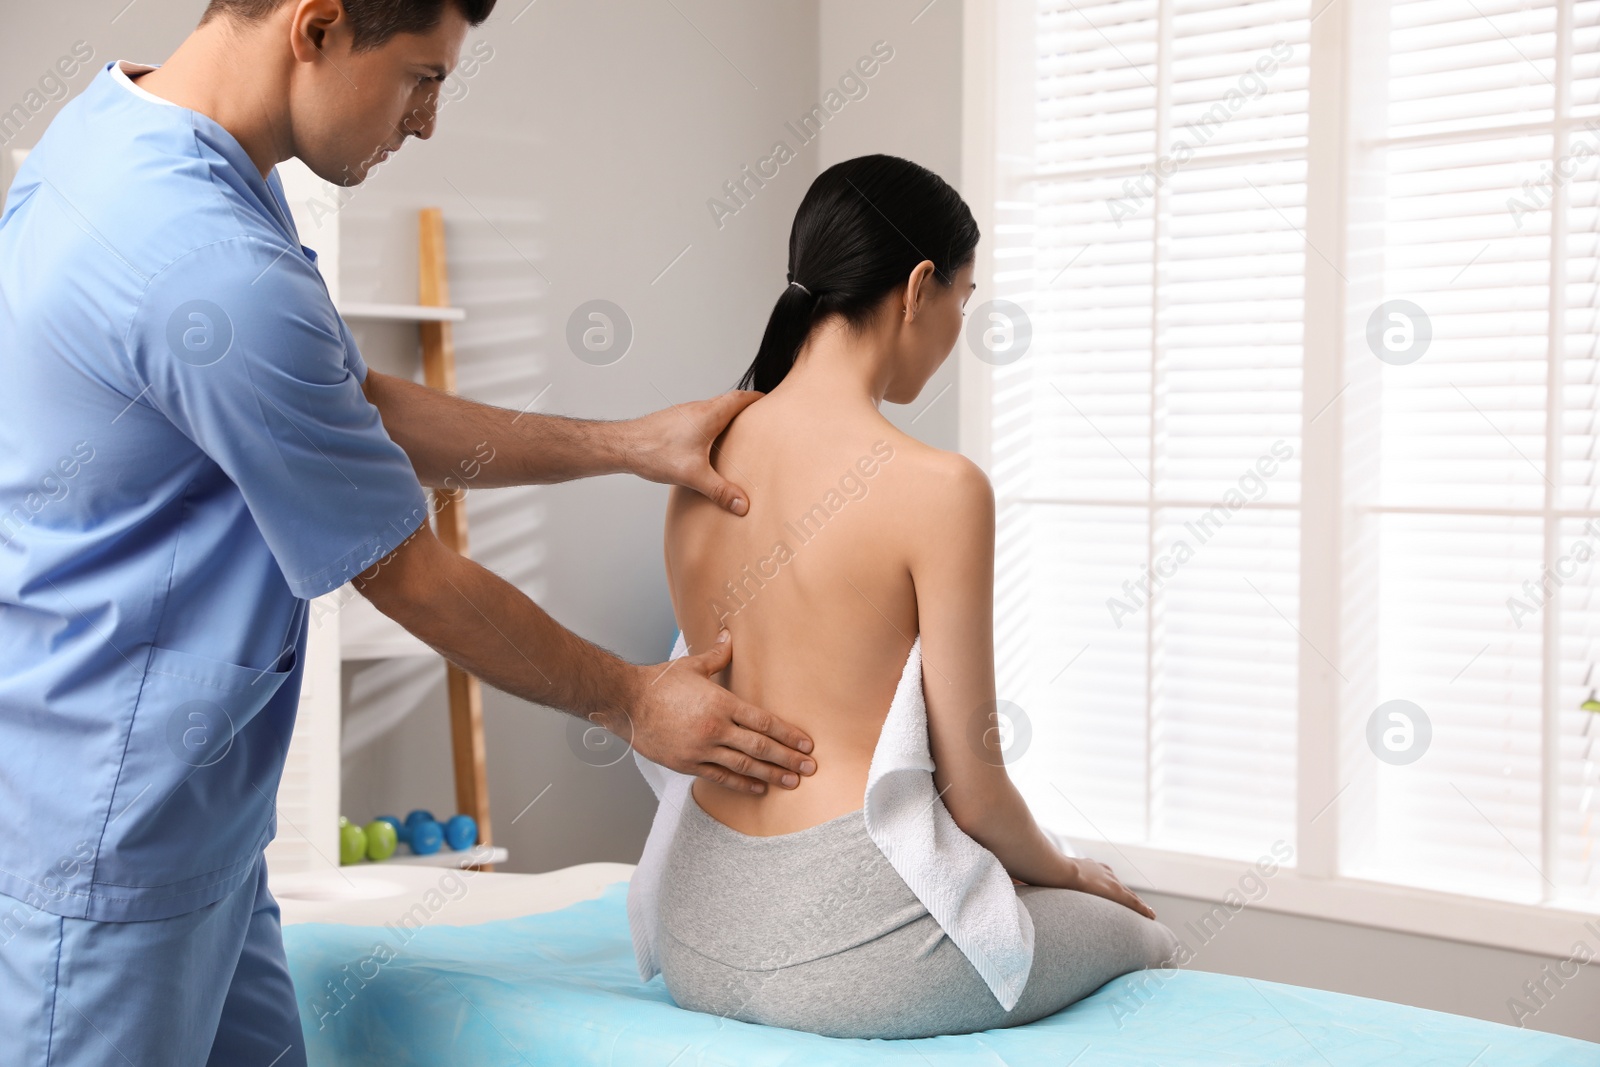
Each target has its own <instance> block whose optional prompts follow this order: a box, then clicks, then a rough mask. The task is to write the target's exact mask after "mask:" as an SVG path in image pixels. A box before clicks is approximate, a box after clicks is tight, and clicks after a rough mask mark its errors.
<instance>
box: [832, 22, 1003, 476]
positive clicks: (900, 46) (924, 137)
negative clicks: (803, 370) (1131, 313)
mask: <svg viewBox="0 0 1600 1067" xmlns="http://www.w3.org/2000/svg"><path fill="white" fill-rule="evenodd" d="M818 7H819V18H818V28H819V35H820V48H819V66H818V68H817V87H818V88H817V93H818V96H819V98H820V97H821V96H823V95H824V94H826V93H827V92H828V91H829V90H830V89H835V88H836V87H837V86H838V84H839V80H840V78H841V76H842V75H844V74H846V73H848V72H849V71H850V70H851V69H852V67H853V65H854V64H855V62H856V60H857V59H859V58H860V57H862V56H863V55H866V54H867V53H868V52H869V51H871V49H872V46H873V45H874V44H875V43H876V42H878V41H882V42H884V43H885V44H886V45H888V47H890V48H892V49H894V58H893V59H891V60H890V61H889V62H888V63H886V64H884V65H883V66H882V68H881V69H880V70H879V72H878V73H877V74H876V75H875V76H874V77H873V78H872V79H870V80H869V81H868V82H867V86H868V92H867V95H866V96H865V97H863V98H862V99H861V100H859V101H855V102H852V103H851V104H849V105H848V106H846V107H845V108H844V109H843V110H842V111H841V112H840V113H839V114H838V115H837V116H835V118H834V120H833V121H832V122H830V123H829V124H828V125H827V126H825V127H823V130H822V136H821V137H820V138H819V140H818V144H819V146H820V149H821V151H820V153H819V159H818V164H819V170H820V169H825V168H827V167H830V166H832V165H833V164H835V163H838V162H840V161H841V160H845V159H850V158H852V157H854V156H860V155H867V154H869V153H873V152H883V153H887V154H888V155H894V156H903V157H904V158H906V159H909V160H912V161H913V162H916V163H920V164H922V165H923V166H924V167H927V168H928V169H929V170H931V171H933V172H934V173H935V174H938V175H939V176H940V177H942V178H944V179H945V180H946V181H948V182H949V183H950V184H951V185H954V186H955V187H956V188H957V189H958V190H959V189H960V188H961V0H934V2H933V3H931V4H930V3H929V0H819V4H818ZM980 299H981V298H980ZM959 351H960V350H959V349H958V351H957V353H956V354H953V355H952V356H951V357H950V359H948V360H947V361H946V362H945V365H944V366H943V367H941V368H940V369H939V371H938V373H936V374H935V375H934V376H933V377H932V378H931V379H930V380H929V382H928V384H927V386H926V387H925V388H924V389H923V391H922V395H921V396H919V397H918V398H917V400H916V401H915V402H914V403H911V404H907V405H905V406H904V407H895V406H893V405H886V406H885V408H884V412H885V414H887V415H888V416H889V417H890V418H891V419H892V420H894V422H895V423H896V425H898V426H899V427H900V428H901V429H903V430H905V431H906V432H907V433H911V434H914V435H916V436H917V437H919V438H921V439H922V440H924V441H927V442H928V443H929V444H931V445H935V446H937V447H939V448H948V449H954V448H956V445H957V435H956V422H957V419H956V416H957V411H956V360H957V359H958V358H959Z"/></svg>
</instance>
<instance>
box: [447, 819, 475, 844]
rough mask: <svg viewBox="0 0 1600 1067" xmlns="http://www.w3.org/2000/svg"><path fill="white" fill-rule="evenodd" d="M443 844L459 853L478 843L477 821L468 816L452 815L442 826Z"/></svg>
mask: <svg viewBox="0 0 1600 1067" xmlns="http://www.w3.org/2000/svg"><path fill="white" fill-rule="evenodd" d="M444 843H445V844H447V845H449V846H450V847H451V848H452V849H454V850H455V851H457V852H460V851H461V850H462V849H467V848H471V847H472V846H473V845H476V844H477V843H478V820H476V819H474V818H473V817H472V816H470V815H452V816H450V821H449V822H447V823H445V824H444Z"/></svg>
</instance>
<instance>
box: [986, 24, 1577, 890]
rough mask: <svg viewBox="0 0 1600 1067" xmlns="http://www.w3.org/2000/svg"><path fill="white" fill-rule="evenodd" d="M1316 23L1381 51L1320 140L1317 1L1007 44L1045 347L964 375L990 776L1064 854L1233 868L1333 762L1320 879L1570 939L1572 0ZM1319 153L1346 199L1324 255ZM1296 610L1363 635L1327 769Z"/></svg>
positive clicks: (1004, 191)
mask: <svg viewBox="0 0 1600 1067" xmlns="http://www.w3.org/2000/svg"><path fill="white" fill-rule="evenodd" d="M1339 2H1340V3H1347V4H1353V5H1368V6H1366V7H1363V8H1362V10H1363V11H1376V12H1378V13H1379V14H1381V15H1382V16H1383V17H1384V18H1385V19H1386V20H1387V23H1388V26H1389V30H1390V32H1389V34H1388V37H1387V40H1384V41H1367V40H1363V41H1361V46H1362V47H1369V46H1370V47H1371V48H1374V49H1378V50H1380V51H1386V52H1387V56H1388V61H1387V65H1386V70H1387V73H1386V76H1385V77H1382V78H1380V79H1377V80H1376V81H1377V82H1381V84H1376V83H1362V84H1352V82H1354V81H1355V80H1356V79H1350V78H1346V79H1341V78H1339V77H1325V78H1322V79H1321V80H1320V81H1319V82H1318V84H1319V85H1321V86H1325V87H1326V88H1325V89H1324V90H1322V91H1327V92H1340V93H1350V94H1352V96H1354V95H1355V94H1358V93H1359V94H1371V93H1374V92H1376V93H1378V94H1379V95H1380V97H1381V100H1382V103H1383V106H1382V107H1379V108H1376V109H1374V108H1369V107H1365V106H1357V105H1356V103H1355V102H1354V101H1339V102H1335V104H1336V106H1332V107H1323V108H1322V109H1321V110H1320V111H1317V114H1321V115H1333V114H1338V115H1341V118H1340V119H1339V120H1338V121H1337V122H1335V121H1329V122H1328V124H1327V125H1328V128H1327V129H1323V128H1321V127H1320V126H1317V127H1313V125H1312V124H1311V122H1310V120H1309V118H1308V116H1309V115H1310V114H1311V113H1312V108H1311V106H1310V105H1311V101H1310V100H1309V98H1308V85H1309V84H1310V74H1311V70H1310V66H1309V64H1310V55H1309V53H1310V49H1309V46H1308V39H1309V36H1310V27H1311V7H1310V4H1309V3H1308V2H1306V0H1261V2H1258V3H1238V2H1235V0H1226V2H1223V0H1205V2H1200V0H1114V2H1112V0H1107V2H1099V3H1095V2H1079V0H1036V2H1034V3H1033V5H1032V10H1031V15H1030V17H1029V18H1028V19H1027V20H1025V21H1027V23H1028V24H1027V25H1026V27H1025V28H1019V27H1020V25H1021V24H1020V23H1015V24H1011V26H1010V28H1009V29H1007V30H1006V31H1005V32H1006V33H1008V34H1010V35H1012V36H1013V37H1015V38H1017V39H1023V38H1026V40H1027V41H1028V42H1029V51H1030V52H1031V54H1032V56H1033V57H1034V59H1035V63H1036V67H1035V70H1034V74H1033V77H1032V89H1033V92H1032V93H1031V95H1030V96H1029V97H1028V98H1027V99H1021V98H1020V97H1007V98H1005V101H1004V104H1005V106H1006V107H1007V108H1009V109H1011V111H1010V112H1009V113H1008V115H1007V116H1005V117H1004V118H1003V119H1002V125H1003V124H1004V121H1006V120H1007V119H1008V120H1009V121H1011V123H1012V124H1013V125H1014V126H1024V127H1026V128H1027V131H1028V132H1027V135H1026V137H1018V136H1016V135H1014V134H1007V136H1006V138H1005V139H1004V140H1005V143H1004V147H1003V149H1000V150H999V152H1000V156H1001V160H1000V166H999V171H1000V172H1001V173H1002V178H1003V180H1001V181H1000V182H999V185H998V186H997V187H998V189H999V190H1000V192H999V195H998V202H997V203H996V205H995V212H994V219H995V224H994V226H993V227H992V228H991V229H992V230H993V232H992V233H990V234H987V235H986V240H988V241H992V242H993V245H994V260H993V262H994V267H993V271H992V276H991V277H990V278H989V279H987V280H988V281H990V282H991V283H992V285H993V295H995V296H998V297H1003V298H1005V299H1008V300H1012V301H1015V302H1016V303H1017V304H1019V305H1021V307H1022V308H1023V309H1025V311H1026V313H1027V315H1028V316H1029V317H1030V319H1031V326H1032V335H1031V336H1032V339H1031V347H1030V348H1029V350H1028V353H1027V356H1026V358H1024V359H1019V360H1017V361H1015V362H1012V363H1004V364H1002V365H998V366H994V367H993V368H992V369H987V370H985V371H984V375H985V379H984V386H985V389H984V391H985V395H986V398H987V399H986V400H985V404H984V411H983V414H984V419H985V423H986V427H985V435H984V436H985V439H986V442H987V450H988V455H989V461H990V471H991V476H992V478H993V481H994V484H995V488H996V492H997V495H998V497H999V500H1000V504H1001V511H1000V520H999V521H1000V530H999V534H1000V542H999V552H998V558H997V570H996V626H997V632H996V650H997V654H998V656H999V659H998V667H999V672H1000V673H999V683H1000V696H1001V697H1002V698H1003V699H1006V700H1009V701H1012V702H1013V703H1015V704H1016V705H1018V706H1019V707H1020V708H1021V709H1022V713H1023V714H1025V715H1026V716H1027V718H1028V721H1029V724H1030V726H1031V742H1030V745H1029V747H1028V749H1027V751H1026V752H1025V753H1022V754H1021V755H1020V756H1019V757H1018V758H1017V759H1016V761H1015V763H1014V765H1013V773H1014V775H1015V777H1016V778H1017V779H1018V781H1019V783H1020V784H1021V785H1022V787H1023V789H1024V792H1025V793H1026V795H1027V796H1028V798H1029V801H1030V803H1031V804H1032V805H1033V806H1034V808H1035V811H1036V812H1037V813H1038V814H1039V815H1040V817H1041V819H1042V821H1044V822H1045V823H1046V825H1048V826H1050V827H1051V828H1052V829H1054V830H1057V831H1060V832H1063V833H1066V834H1070V835H1077V836H1082V837H1085V838H1108V839H1110V840H1112V841H1114V842H1118V843H1132V844H1138V845H1144V846H1149V847H1152V848H1158V849H1165V850H1170V851H1174V852H1182V853H1192V854H1201V855H1212V856H1222V857H1239V858H1245V859H1254V858H1256V857H1257V856H1259V855H1261V854H1263V853H1264V852H1266V851H1267V850H1268V849H1269V847H1270V846H1271V844H1272V843H1273V842H1274V841H1277V840H1280V839H1281V840H1284V841H1287V842H1289V843H1291V844H1295V843H1296V840H1295V839H1296V828H1297V825H1299V826H1304V825H1305V824H1306V820H1307V819H1308V818H1310V816H1311V814H1312V813H1311V812H1308V811H1306V810H1304V808H1305V806H1306V804H1307V800H1308V797H1307V795H1305V794H1304V793H1302V792H1298V791H1297V790H1298V788H1299V776H1300V775H1302V774H1304V773H1305V772H1306V767H1305V766H1304V763H1303V761H1304V760H1307V759H1314V760H1321V761H1326V762H1325V764H1324V766H1325V767H1332V768H1334V774H1333V781H1335V783H1336V785H1337V786H1342V787H1344V788H1342V789H1341V790H1340V791H1339V792H1338V793H1337V794H1333V793H1332V792H1331V791H1330V796H1329V798H1328V799H1329V803H1330V805H1331V804H1333V803H1338V804H1342V805H1343V806H1344V807H1343V809H1342V811H1343V814H1342V815H1341V817H1340V819H1341V821H1340V822H1339V831H1338V833H1339V836H1340V840H1339V841H1338V842H1337V844H1336V845H1335V847H1334V854H1332V858H1331V859H1330V860H1329V862H1330V863H1332V864H1333V866H1334V867H1336V868H1337V869H1336V870H1334V871H1332V872H1329V873H1334V874H1337V875H1343V876H1348V877H1351V878H1357V879H1367V880H1377V881H1382V882H1388V883H1398V884H1406V885H1415V886H1423V887H1428V888H1434V889H1440V890H1444V891H1447V892H1450V893H1455V894H1466V895H1473V896H1480V897H1488V898H1496V899H1508V900H1521V901H1530V902H1539V901H1543V902H1547V903H1549V902H1558V903H1563V904H1568V903H1573V902H1577V903H1578V905H1579V906H1582V907H1586V908H1589V907H1593V906H1595V904H1596V903H1597V902H1600V713H1596V712H1592V711H1589V710H1585V709H1583V708H1582V704H1583V703H1584V701H1585V700H1587V699H1589V698H1591V697H1592V696H1600V694H1597V693H1596V691H1597V690H1600V578H1597V577H1596V576H1595V571H1596V568H1597V567H1600V444H1597V440H1600V438H1597V434H1600V336H1597V329H1600V325H1597V310H1596V309H1597V305H1600V284H1597V283H1600V278H1597V265H1600V236H1597V233H1600V207H1597V202H1600V177H1597V161H1600V0H1394V2H1392V3H1391V2H1389V0H1339ZM1373 5H1376V6H1373ZM1318 10H1322V11H1324V12H1325V11H1326V10H1328V9H1327V8H1325V7H1322V6H1321V5H1320V4H1319V5H1318ZM1318 17H1321V16H1318ZM1004 52H1005V50H1004V49H1003V48H1002V54H1004ZM1365 99H1366V98H1365V97H1363V100H1365ZM1341 109H1343V111H1341ZM1023 111H1026V112H1028V114H1027V116H1026V117H1027V119H1028V121H1027V122H1025V123H1024V122H1019V121H1018V115H1019V114H1020V113H1022V112H1023ZM1349 116H1354V117H1349ZM1344 121H1349V122H1350V123H1351V125H1352V128H1350V129H1345V128H1341V127H1340V126H1339V122H1344ZM1362 123H1367V124H1368V125H1361V124H1362ZM1318 139H1326V140H1318ZM1019 145H1020V147H1019ZM1319 148H1320V149H1322V150H1323V151H1321V152H1320V154H1319ZM1308 152H1310V153H1311V154H1312V155H1313V156H1315V157H1316V158H1319V159H1321V158H1329V159H1337V160H1339V161H1340V162H1339V165H1340V166H1347V167H1349V168H1350V169H1349V171H1348V173H1347V174H1346V175H1345V177H1346V178H1347V179H1348V182H1347V186H1348V192H1347V193H1341V194H1339V195H1341V196H1347V198H1348V204H1349V232H1348V233H1346V234H1345V238H1346V244H1345V248H1344V249H1343V250H1341V251H1342V252H1347V253H1348V254H1347V255H1344V254H1341V256H1340V258H1339V261H1338V263H1337V264H1335V263H1334V261H1332V260H1329V259H1327V257H1326V256H1324V254H1323V252H1322V251H1320V250H1318V249H1317V248H1315V247H1313V246H1312V245H1311V244H1309V243H1308V242H1307V240H1306V236H1305V229H1306V194H1307V184H1306V179H1307V170H1306V167H1307V164H1306V160H1307V157H1308ZM1319 177H1324V176H1322V175H1319ZM1333 251H1335V250H1334V249H1332V248H1330V249H1329V252H1333ZM1313 262H1315V263H1316V267H1317V271H1318V272H1319V273H1320V274H1323V275H1325V276H1328V277H1330V278H1331V277H1333V276H1337V279H1338V281H1337V284H1338V285H1339V286H1340V287H1341V292H1342V294H1343V295H1342V300H1343V301H1344V303H1345V305H1346V306H1347V307H1348V309H1350V310H1349V313H1350V315H1351V318H1352V322H1351V325H1350V326H1349V327H1348V332H1349V337H1348V338H1347V340H1348V344H1349V346H1350V350H1351V351H1350V355H1349V359H1350V361H1351V366H1352V368H1353V370H1352V377H1351V388H1350V390H1349V393H1348V395H1344V394H1341V396H1340V397H1339V398H1336V400H1337V403H1334V404H1331V405H1330V406H1329V407H1328V408H1327V409H1325V412H1322V413H1319V412H1313V413H1312V414H1313V416H1314V417H1315V419H1323V418H1327V419H1330V420H1341V422H1340V425H1341V426H1342V427H1343V431H1342V434H1341V435H1340V436H1339V437H1338V440H1339V442H1340V444H1339V446H1338V448H1339V449H1340V450H1341V451H1340V452H1339V454H1338V455H1337V457H1336V458H1337V460H1338V462H1337V463H1336V464H1332V465H1329V464H1319V465H1317V467H1316V468H1315V469H1316V470H1318V471H1319V476H1326V477H1332V476H1334V475H1335V474H1336V475H1337V476H1338V477H1340V479H1341V480H1340V481H1339V482H1337V483H1332V482H1330V483H1329V484H1314V483H1312V482H1310V481H1307V482H1305V483H1304V484H1302V479H1301V467H1300V459H1301V453H1302V442H1301V438H1300V434H1301V429H1302V422H1303V420H1304V418H1305V411H1304V404H1303V401H1302V394H1301V388H1302V365H1303V359H1304V356H1303V342H1304V334H1305V328H1306V327H1305V321H1306V319H1305V298H1306V284H1307V277H1308V274H1307V269H1308V268H1307V265H1308V263H1313ZM1330 270H1331V271H1332V274H1331V275H1328V274H1327V272H1328V271H1330ZM1393 300H1403V301H1407V302H1409V304H1410V305H1414V306H1415V308H1416V309H1420V314H1412V313H1411V312H1409V311H1408V312H1406V313H1405V314H1404V315H1403V316H1402V317H1401V318H1400V319H1393V318H1391V317H1388V316H1387V313H1386V309H1390V308H1391V305H1389V304H1388V303H1386V302H1388V301H1393ZM1396 306H1399V305H1396ZM1400 307H1402V309H1403V306H1400ZM1369 311H1372V312H1374V313H1378V314H1379V315H1380V317H1381V318H1382V323H1381V325H1380V330H1379V333H1378V337H1379V343H1378V348H1379V349H1383V348H1384V345H1383V343H1382V340H1381V339H1382V336H1383V329H1398V330H1399V331H1400V332H1399V333H1398V334H1390V339H1391V341H1392V342H1394V343H1395V344H1396V345H1398V346H1399V349H1400V351H1398V352H1397V351H1396V349H1395V348H1394V347H1391V348H1388V349H1385V350H1384V351H1381V352H1380V351H1373V352H1371V353H1369V352H1368V341H1367V338H1366V336H1365V335H1364V333H1363V331H1364V330H1365V328H1366V326H1367V314H1368V312H1369ZM981 313H982V309H980V314H981ZM1356 317H1359V318H1360V320H1361V321H1359V322H1357V321H1354V319H1355V318H1356ZM1419 331H1420V335H1421V336H1422V337H1424V338H1425V339H1426V341H1427V348H1426V351H1425V352H1424V354H1423V355H1422V357H1421V358H1419V359H1416V360H1414V361H1409V362H1408V361H1407V360H1406V359H1405V358H1404V355H1405V352H1404V349H1405V346H1406V345H1409V344H1413V343H1415V339H1416V337H1417V336H1418V333H1419ZM1358 364H1359V365H1358ZM1329 454H1330V455H1331V454H1332V453H1329ZM1320 472H1329V473H1327V474H1322V473H1320ZM1330 494H1337V497H1336V499H1338V500H1339V501H1340V502H1341V509H1342V512H1341V513H1342V514H1345V515H1347V516H1348V518H1347V519H1345V520H1344V522H1345V528H1344V529H1343V531H1342V533H1341V535H1340V536H1341V537H1342V538H1343V541H1342V542H1341V548H1340V550H1339V552H1337V553H1335V555H1336V556H1337V558H1338V562H1337V566H1338V568H1339V573H1338V576H1337V577H1338V581H1337V582H1336V583H1335V586H1334V587H1335V588H1338V589H1340V590H1341V593H1340V597H1339V598H1338V600H1337V602H1330V603H1327V604H1320V603H1318V604H1307V605H1302V603H1301V598H1300V595H1299V576H1300V569H1301V559H1300V549H1301V535H1302V531H1301V528H1300V503H1301V501H1302V499H1306V498H1312V497H1313V495H1315V497H1316V498H1318V499H1332V498H1335V497H1330ZM1591 520H1593V524H1592V525H1590V522H1591ZM1308 559H1312V560H1313V561H1315V559H1316V557H1315V556H1308ZM1557 586H1559V590H1558V591H1557V595H1555V596H1552V591H1553V590H1556V587H1557ZM1519 605H1520V606H1519ZM1306 613H1310V614H1306ZM1318 613H1325V617H1327V618H1334V617H1335V616H1337V619H1336V620H1335V621H1336V625H1337V626H1338V627H1341V628H1342V632H1344V633H1346V634H1349V635H1353V636H1352V637H1351V638H1348V639H1346V640H1345V642H1344V644H1343V645H1342V646H1340V647H1339V648H1334V649H1333V651H1334V652H1335V654H1336V655H1337V657H1338V658H1339V660H1340V662H1337V663H1335V662H1332V661H1327V666H1328V668H1329V670H1330V671H1331V672H1332V674H1333V675H1336V676H1337V678H1338V682H1337V683H1335V684H1337V685H1338V686H1339V692H1340V693H1341V694H1342V699H1343V702H1344V706H1343V707H1342V709H1340V710H1339V712H1338V713H1337V715H1338V722H1337V723H1336V724H1332V725H1330V726H1329V727H1328V729H1329V730H1331V731H1334V732H1335V733H1336V734H1337V737H1338V739H1339V740H1338V744H1337V745H1335V746H1334V748H1335V749H1336V750H1330V751H1327V752H1317V751H1316V750H1315V748H1313V747H1309V746H1298V745H1297V724H1298V723H1300V722H1302V721H1316V720H1315V719H1313V720H1302V718H1301V716H1302V714H1303V712H1302V709H1301V704H1300V702H1301V700H1302V698H1303V696H1304V693H1303V692H1302V687H1301V685H1300V678H1299V671H1298V667H1297V665H1298V664H1299V663H1301V662H1317V663H1318V664H1319V666H1320V664H1321V663H1322V662H1323V661H1322V660H1318V659H1316V657H1319V656H1321V651H1320V650H1319V649H1315V648H1310V646H1309V643H1308V642H1306V641H1305V640H1304V639H1303V638H1302V632H1303V631H1302V626H1303V624H1304V623H1305V622H1306V621H1307V620H1308V619H1309V618H1312V617H1316V618H1319V619H1320V618H1323V617H1324V614H1318ZM1308 648H1309V649H1310V650H1309V651H1308ZM1302 657H1309V658H1308V659H1305V660H1303V659H1302ZM1392 699H1403V700H1409V701H1412V702H1414V703H1415V704H1416V705H1418V706H1419V707H1421V708H1422V709H1423V710H1424V712H1425V713H1426V715H1427V716H1428V719H1429V722H1430V724H1431V739H1430V740H1429V741H1428V746H1429V747H1428V749H1427V751H1426V754H1425V755H1424V757H1423V758H1421V759H1418V760H1416V761H1414V762H1411V763H1406V764H1403V765H1402V764H1395V763H1390V762H1385V761H1384V760H1382V759H1379V758H1375V757H1374V755H1373V753H1372V752H1371V751H1369V747H1368V743H1367V741H1366V740H1365V729H1366V724H1367V720H1368V718H1369V716H1370V715H1371V714H1372V712H1373V711H1374V710H1375V708H1376V707H1377V705H1378V704H1379V703H1381V702H1384V701H1388V700H1392ZM1305 714H1310V712H1305ZM1329 714H1330V717H1331V716H1332V715H1333V713H1332V712H1330V713H1329ZM1313 806H1316V807H1320V802H1319V804H1318V805H1313Z"/></svg>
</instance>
